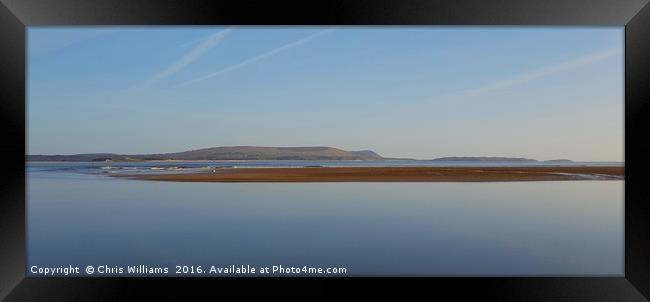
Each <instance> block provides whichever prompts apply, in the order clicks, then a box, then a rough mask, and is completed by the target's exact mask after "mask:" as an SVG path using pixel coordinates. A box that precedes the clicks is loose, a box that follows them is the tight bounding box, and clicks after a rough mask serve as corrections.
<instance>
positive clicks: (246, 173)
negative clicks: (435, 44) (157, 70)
mask: <svg viewBox="0 0 650 302" xmlns="http://www.w3.org/2000/svg"><path fill="white" fill-rule="evenodd" d="M117 176H120V177H128V178H135V179H142V180H158V181H182V182H477V181H543V180H622V179H623V178H624V167H313V168H312V167H305V168H220V169H215V170H212V171H210V172H208V173H184V174H138V175H117Z"/></svg>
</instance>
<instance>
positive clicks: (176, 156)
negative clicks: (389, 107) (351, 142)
mask: <svg viewBox="0 0 650 302" xmlns="http://www.w3.org/2000/svg"><path fill="white" fill-rule="evenodd" d="M381 159H383V157H381V156H380V155H379V154H377V153H375V152H373V151H370V150H362V151H345V150H341V149H337V148H332V147H254V146H236V147H214V148H205V149H198V150H190V151H184V152H176V153H160V154H114V153H88V154H74V155H27V161H72V162H74V161H106V160H112V161H142V160H381Z"/></svg>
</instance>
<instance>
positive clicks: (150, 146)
mask: <svg viewBox="0 0 650 302" xmlns="http://www.w3.org/2000/svg"><path fill="white" fill-rule="evenodd" d="M27 49H28V66H27V68H28V79H27V81H28V83H27V85H28V87H27V90H28V91H27V107H28V108H27V110H28V112H27V118H28V125H27V126H28V127H27V141H28V142H27V149H28V153H29V154H74V153H90V152H114V153H158V152H176V151H183V150H189V149H197V148H204V147H212V146H235V145H258V146H314V145H316V146H332V147H338V148H342V149H346V150H362V149H371V150H374V151H376V152H378V153H380V154H382V155H384V156H390V157H412V158H435V157H441V156H518V157H519V156H521V157H532V158H537V159H554V158H569V159H574V160H608V161H622V160H623V117H624V115H623V96H624V95H623V87H624V86H623V28H622V27H249V26H248V27H247V26H240V27H30V28H29V29H28V47H27Z"/></svg>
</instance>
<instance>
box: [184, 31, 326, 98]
mask: <svg viewBox="0 0 650 302" xmlns="http://www.w3.org/2000/svg"><path fill="white" fill-rule="evenodd" d="M333 30H334V29H332V28H330V29H325V30H321V31H318V32H316V33H313V34H311V35H309V36H307V37H305V38H302V39H300V40H296V41H293V42H290V43H287V44H284V45H282V46H280V47H278V48H275V49H273V50H271V51H268V52H265V53H263V54H260V55H257V56H254V57H252V58H249V59H246V60H244V61H241V62H239V63H236V64H233V65H230V66H227V67H225V68H222V69H219V70H217V71H215V72H213V73H211V74H208V75H205V76H202V77H199V78H196V79H193V80H189V81H187V82H184V83H181V84H180V85H178V86H185V85H189V84H192V83H196V82H200V81H204V80H207V79H209V78H212V77H216V76H219V75H223V74H226V73H229V72H231V71H234V70H237V69H239V68H242V67H245V66H247V65H249V64H252V63H255V62H258V61H261V60H264V59H267V58H269V57H272V56H274V55H277V54H279V53H281V52H283V51H286V50H289V49H291V48H294V47H297V46H300V45H302V44H305V43H307V42H309V41H311V40H314V39H316V38H318V37H320V36H322V35H324V34H326V33H329V32H331V31H333Z"/></svg>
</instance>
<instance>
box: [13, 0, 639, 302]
mask: <svg viewBox="0 0 650 302" xmlns="http://www.w3.org/2000/svg"><path fill="white" fill-rule="evenodd" d="M0 2H1V4H0V39H1V40H0V41H1V42H0V102H1V106H0V123H1V128H0V129H2V133H3V136H2V139H1V140H0V149H1V150H2V153H3V154H4V160H3V166H4V171H5V173H4V174H5V175H7V176H8V177H7V178H6V179H5V180H4V181H2V182H0V200H1V203H0V299H2V298H6V300H7V301H24V300H28V301H52V300H54V301H58V300H60V301H76V300H80V301H96V300H99V301H115V300H129V299H132V298H138V297H149V296H151V295H157V296H161V297H163V298H165V299H166V300H167V299H174V300H188V299H189V296H194V297H196V296H201V295H206V296H207V297H212V298H217V297H220V296H221V295H223V294H225V293H230V294H235V295H236V297H237V295H238V296H240V297H250V295H255V294H256V295H261V296H263V297H269V298H270V297H276V298H284V297H294V298H304V299H309V298H313V297H315V296H320V295H330V296H332V297H338V298H340V297H342V293H341V292H340V291H339V289H355V290H361V291H362V292H364V295H365V294H379V295H382V296H385V295H387V294H399V295H403V294H409V293H413V292H415V291H418V292H420V294H425V295H427V296H428V297H439V296H442V295H444V294H447V295H448V294H452V295H455V296H456V298H454V300H458V299H462V298H466V297H475V298H479V299H481V300H494V301H647V298H648V297H650V206H649V204H650V191H649V190H647V189H646V188H645V183H646V178H645V173H646V171H648V166H649V164H648V162H649V160H648V156H649V155H650V144H648V142H647V133H646V132H645V129H644V128H645V127H644V126H646V125H647V124H648V123H647V122H645V121H646V119H647V118H649V117H650V93H649V91H650V89H649V87H650V5H648V1H647V0H591V1H590V0H546V1H537V0H518V1H517V0H497V1H494V0H493V1H480V0H456V1H452V0H445V1H431V0H428V1H426V0H417V1H416V0H401V1H386V0H374V1H372V0H366V1H362V0H339V1H322V0H320V1H302V2H295V3H294V2H283V1H250V0H246V1H223V0H220V1H209V0H194V1H189V0H187V1H171V0H139V1H133V0H132V1H129V0H119V1H118V0H111V1H99V0H58V1H46V0H42V1H36V0H0ZM208 24H210V25H221V24H256V25H292V24H295V25H333V24H342V25H393V24H398V25H551V26H552V25H561V26H565V25H569V26H603V25H606V26H612V25H615V26H625V276H624V277H584V278H578V277H573V278H538V277H536V278H532V277H531V278H527V277H522V278H458V277H457V278H372V279H370V280H368V279H366V278H268V279H260V278H234V279H233V278H25V270H26V268H25V240H26V238H25V235H26V231H25V228H26V227H27V226H26V224H25V166H24V161H23V160H24V158H25V135H26V132H25V125H26V123H25V122H26V111H25V102H26V100H25V41H26V40H25V37H26V27H28V26H39V25H208ZM251 288H254V289H251ZM297 289H302V290H311V293H309V294H307V296H305V294H297V293H295V292H294V291H295V290H297ZM278 290H287V291H288V292H287V293H280V292H279V291H278ZM285 295H286V296H285Z"/></svg>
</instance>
